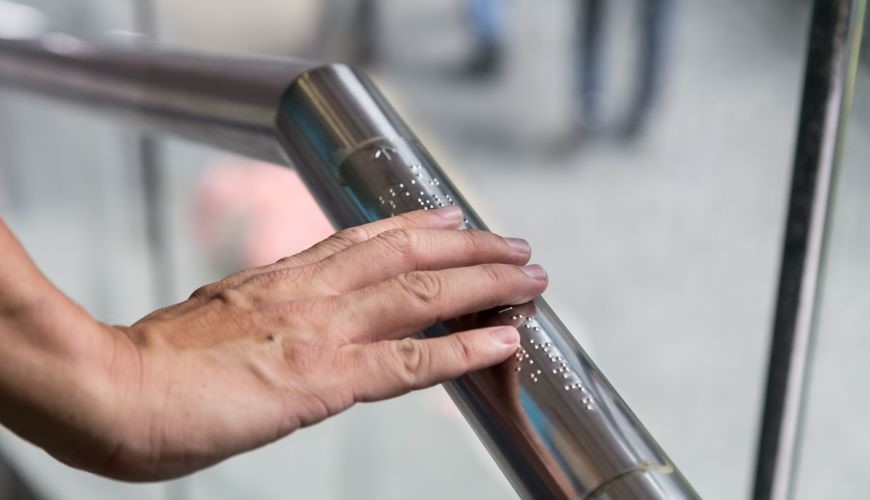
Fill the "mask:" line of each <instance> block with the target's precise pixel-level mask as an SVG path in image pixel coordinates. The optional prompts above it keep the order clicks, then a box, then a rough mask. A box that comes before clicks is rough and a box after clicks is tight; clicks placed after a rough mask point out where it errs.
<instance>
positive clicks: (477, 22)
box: [463, 0, 505, 77]
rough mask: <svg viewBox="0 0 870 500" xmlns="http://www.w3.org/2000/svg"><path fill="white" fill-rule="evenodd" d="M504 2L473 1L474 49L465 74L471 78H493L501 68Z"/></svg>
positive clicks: (464, 70)
mask: <svg viewBox="0 0 870 500" xmlns="http://www.w3.org/2000/svg"><path fill="white" fill-rule="evenodd" d="M504 8H505V6H504V0H471V3H470V5H469V13H470V18H471V26H472V31H473V33H474V38H475V41H474V44H475V45H474V49H473V53H472V55H471V58H470V59H469V60H468V62H467V63H466V64H465V67H464V69H463V72H464V73H465V74H466V75H468V76H471V77H486V76H492V75H494V74H496V73H497V72H498V70H499V69H500V67H501V63H502V59H503V58H504V57H503V52H504V50H505V49H504V43H505V41H504V31H505V27H504V24H505V19H504V16H505V13H504Z"/></svg>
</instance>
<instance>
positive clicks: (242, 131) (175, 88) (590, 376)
mask: <svg viewBox="0 0 870 500" xmlns="http://www.w3.org/2000/svg"><path fill="white" fill-rule="evenodd" d="M0 85H5V86H9V87H14V88H19V89H23V90H28V91H33V92H37V93H40V94H43V95H47V96H52V97H56V98H60V99H62V100H64V101H69V102H73V103H79V104H86V105H88V106H90V107H95V108H100V109H102V110H104V111H109V112H112V113H114V114H116V115H118V116H120V117H122V118H124V119H126V120H128V121H130V122H133V123H138V124H141V125H143V126H147V127H150V128H153V129H155V130H157V131H162V132H171V133H175V134H179V135H182V136H185V137H188V138H192V139H195V140H199V141H203V142H206V143H209V144H213V145H216V146H219V147H221V148H224V149H228V150H231V151H234V152H238V153H242V154H246V155H249V156H254V157H257V158H261V159H264V160H267V161H271V162H276V163H285V164H289V165H292V166H294V167H295V168H296V169H297V170H298V172H299V174H300V175H301V177H302V178H303V179H304V180H305V182H306V183H307V185H308V186H309V188H310V189H311V190H312V192H313V193H314V195H315V197H316V198H317V199H318V201H319V202H320V205H321V207H322V208H323V209H324V210H325V211H326V212H327V214H328V215H329V216H330V217H331V218H332V220H333V222H334V223H335V224H336V225H337V226H340V227H347V226H353V225H357V224H360V223H364V222H368V221H372V220H376V219H380V218H385V217H389V216H392V215H395V214H398V213H402V212H407V211H410V210H415V209H421V208H422V209H428V208H435V207H438V206H443V205H448V204H452V205H458V206H460V207H462V209H463V210H464V212H465V214H466V217H467V218H466V222H465V225H466V227H468V228H481V229H485V227H486V226H485V225H484V223H483V222H482V221H481V219H480V218H479V217H478V216H477V215H476V214H475V212H474V210H473V209H472V207H471V206H470V205H469V203H468V202H467V201H466V200H465V199H464V198H463V197H462V195H461V193H460V192H459V191H458V190H457V189H456V187H455V186H454V185H453V184H452V183H451V182H450V180H449V179H448V178H447V176H446V175H445V174H444V172H443V171H442V170H441V168H440V167H439V166H438V164H437V163H436V162H435V160H434V159H433V158H432V156H431V155H430V154H429V153H428V152H427V151H426V149H425V147H424V146H423V145H422V144H421V143H420V142H419V140H417V139H416V137H415V136H414V134H413V133H412V132H411V130H410V129H409V127H408V126H407V125H406V124H405V123H404V122H403V121H402V120H401V118H400V117H399V116H398V115H397V114H396V112H395V111H394V110H393V109H392V108H391V107H390V105H389V104H388V103H387V102H386V100H385V99H384V97H383V96H382V95H381V94H380V93H379V92H378V91H377V89H376V88H375V87H374V85H373V84H372V83H371V82H370V81H369V80H368V79H367V78H366V77H365V76H363V75H362V74H360V73H359V72H357V71H356V70H354V69H352V68H350V67H347V66H343V65H318V64H314V63H309V62H299V61H286V60H269V59H262V60H257V59H232V58H223V57H206V56H198V55H189V54H178V53H170V52H164V51H157V50H146V49H126V50H121V49H107V48H96V47H93V46H89V45H86V44H83V43H82V42H80V41H78V40H74V39H72V38H69V37H65V36H62V35H53V36H49V37H47V38H44V39H41V40H36V41H27V42H20V41H19V42H14V41H0ZM477 322H478V323H479V325H483V324H495V323H499V324H512V325H515V326H516V327H517V328H518V329H519V330H520V333H521V337H522V343H521V348H520V350H519V351H518V352H517V353H516V356H515V357H514V358H512V359H510V360H509V361H508V362H505V363H504V364H502V365H501V366H498V367H495V368H492V369H489V370H484V371H480V372H477V373H473V374H470V375H468V376H465V377H462V378H460V379H458V380H456V381H453V382H451V383H449V384H447V388H448V391H449V392H450V394H451V396H452V397H453V399H454V401H455V402H456V403H457V405H458V406H459V407H460V408H461V409H462V411H463V413H464V415H465V417H466V418H467V420H468V421H469V422H470V423H471V425H472V426H473V427H474V429H475V431H476V432H477V434H478V436H479V437H480V439H481V440H482V441H483V443H484V444H485V445H486V446H487V448H488V449H489V451H490V452H491V453H492V455H493V457H494V458H495V459H496V461H497V462H498V463H499V465H500V466H501V468H502V470H503V471H504V473H505V474H506V475H507V477H508V478H509V479H510V481H511V482H512V484H513V485H514V487H515V488H516V489H517V491H518V492H519V493H520V494H521V495H522V496H524V497H526V498H536V499H537V498H540V499H556V498H596V499H603V498H644V499H665V498H669V499H670V498H697V494H696V493H695V492H694V491H693V490H692V488H691V486H689V484H688V482H687V481H686V480H685V479H684V478H683V476H682V475H681V474H680V473H679V471H678V470H677V469H676V467H675V466H674V465H673V463H672V462H671V461H670V459H669V458H668V457H667V456H666V455H665V453H664V452H663V451H662V450H661V448H660V447H659V446H658V445H657V444H656V442H655V440H654V439H653V438H652V437H651V436H650V435H649V433H648V432H647V431H646V429H644V427H643V425H642V424H641V423H640V421H639V420H638V419H637V418H636V417H635V416H634V414H633V413H632V412H631V410H630V409H629V408H628V406H627V405H626V404H625V402H624V401H623V400H622V399H621V398H620V397H619V395H618V394H617V393H616V391H615V390H614V389H613V387H612V386H611V385H610V384H609V383H608V382H607V380H606V379H605V378H604V375H603V374H602V373H601V372H600V371H599V370H598V368H597V367H596V366H595V365H594V364H593V363H592V361H591V360H590V359H589V357H588V356H587V355H586V353H585V352H584V351H583V349H582V348H581V347H580V346H579V345H578V344H577V343H576V341H575V340H574V338H573V336H572V335H571V334H570V332H568V330H567V329H566V328H565V326H564V325H562V323H561V322H560V321H559V318H558V317H557V316H556V315H555V313H553V311H552V310H551V309H550V308H549V306H547V304H546V303H545V302H544V301H543V300H542V299H537V300H535V301H534V302H532V303H528V304H524V305H521V306H516V307H508V308H504V309H502V310H500V311H492V312H490V313H488V314H482V315H479V318H478V319H477ZM448 331H449V328H448V327H447V326H446V325H443V324H442V325H436V326H435V327H432V328H430V329H429V330H427V331H426V332H425V333H424V335H429V336H436V335H444V334H446V333H448Z"/></svg>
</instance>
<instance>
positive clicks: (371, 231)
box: [270, 206, 463, 267]
mask: <svg viewBox="0 0 870 500" xmlns="http://www.w3.org/2000/svg"><path fill="white" fill-rule="evenodd" d="M462 218H463V216H462V209H461V208H459V207H456V206H449V207H444V208H437V209H434V210H416V211H414V212H408V213H404V214H400V215H396V216H394V217H390V218H387V219H382V220H379V221H375V222H371V223H369V224H363V225H362V226H355V227H351V228H348V229H344V230H342V231H339V232H337V233H335V234H333V235H332V236H330V237H329V238H327V239H325V240H323V241H321V242H320V243H318V244H316V245H314V246H313V247H311V248H309V249H308V250H305V251H303V252H301V253H298V254H296V255H293V256H291V257H285V258H283V259H281V260H279V261H278V262H277V263H276V264H279V265H282V266H286V265H289V266H292V267H296V266H306V265H309V264H314V263H316V262H320V261H321V260H323V259H325V258H327V257H329V256H331V255H333V254H336V253H338V252H341V251H342V250H345V249H347V248H350V247H352V246H354V245H358V244H360V243H364V242H366V241H368V240H370V239H372V238H374V237H376V236H377V235H379V234H381V233H383V232H386V231H390V230H393V229H457V228H459V225H460V224H461V223H462ZM270 267H271V266H270Z"/></svg>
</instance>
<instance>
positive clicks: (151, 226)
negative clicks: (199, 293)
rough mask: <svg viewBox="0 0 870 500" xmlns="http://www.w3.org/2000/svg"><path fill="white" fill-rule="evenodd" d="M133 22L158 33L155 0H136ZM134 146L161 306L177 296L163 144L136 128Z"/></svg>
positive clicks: (149, 35)
mask: <svg viewBox="0 0 870 500" xmlns="http://www.w3.org/2000/svg"><path fill="white" fill-rule="evenodd" d="M133 22H134V29H135V31H136V33H137V34H138V35H141V36H143V37H145V39H146V40H148V41H153V40H154V39H155V38H156V37H157V11H156V6H155V5H154V0H134V10H133ZM135 148H136V152H137V156H138V163H139V172H140V181H141V182H142V198H143V200H144V204H145V207H144V208H145V231H146V240H147V242H148V252H149V254H150V257H151V266H152V269H153V273H152V274H153V280H152V281H153V287H154V291H153V294H154V295H153V297H154V301H155V302H156V304H157V305H158V306H161V307H162V306H165V305H167V304H169V303H170V302H171V301H172V300H173V299H174V298H175V297H174V296H175V287H174V285H175V282H174V279H173V276H174V268H173V264H172V249H171V248H170V241H169V231H168V228H167V227H166V220H167V218H166V200H165V196H164V191H163V190H164V187H163V182H164V175H163V160H162V156H163V148H162V147H161V145H160V143H159V142H158V140H157V139H156V138H155V137H154V136H153V135H152V134H151V133H149V132H137V137H136V140H135Z"/></svg>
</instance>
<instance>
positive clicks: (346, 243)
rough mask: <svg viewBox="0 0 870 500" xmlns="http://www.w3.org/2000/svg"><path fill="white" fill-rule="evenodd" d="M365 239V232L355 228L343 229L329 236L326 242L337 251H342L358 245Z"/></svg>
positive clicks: (366, 235)
mask: <svg viewBox="0 0 870 500" xmlns="http://www.w3.org/2000/svg"><path fill="white" fill-rule="evenodd" d="M367 239H368V233H367V232H366V230H365V229H363V228H361V227H359V226H357V227H350V228H347V229H343V230H341V231H339V232H337V233H335V234H333V235H332V236H330V237H329V238H328V239H327V240H326V241H328V242H330V243H331V244H332V245H334V246H335V247H337V248H338V249H344V248H348V247H352V246H353V245H358V244H360V243H362V242H364V241H366V240H367Z"/></svg>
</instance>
